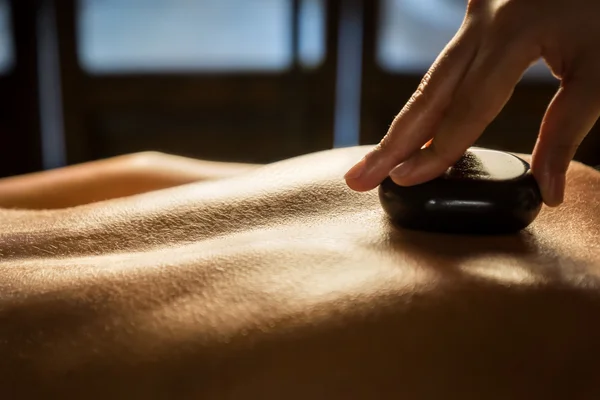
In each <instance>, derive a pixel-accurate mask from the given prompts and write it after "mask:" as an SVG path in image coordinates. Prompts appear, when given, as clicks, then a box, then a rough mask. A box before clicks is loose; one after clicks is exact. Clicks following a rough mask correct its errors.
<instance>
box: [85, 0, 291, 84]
mask: <svg viewBox="0 0 600 400" xmlns="http://www.w3.org/2000/svg"><path fill="white" fill-rule="evenodd" d="M291 21H292V4H291V1H290V0H252V1H248V0H203V1H191V0H80V1H79V16H78V29H79V49H78V52H79V57H80V60H81V63H82V65H83V67H84V69H86V70H87V71H89V72H92V73H122V72H178V71H192V72H193V71H203V72H205V71H219V72H226V71H239V70H268V71H277V70H284V69H286V68H288V67H289V65H290V64H291V62H292V48H291V44H292V36H291V35H292V32H291V26H292V25H291Z"/></svg>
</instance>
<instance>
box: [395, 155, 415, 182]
mask: <svg viewBox="0 0 600 400" xmlns="http://www.w3.org/2000/svg"><path fill="white" fill-rule="evenodd" d="M413 169H414V161H413V159H409V160H407V161H404V162H403V163H402V164H400V165H398V166H397V167H396V168H394V169H393V170H392V171H391V172H390V177H391V178H392V180H393V181H396V180H401V179H402V178H404V177H406V176H408V175H409V174H410V173H411V172H412V171H413Z"/></svg>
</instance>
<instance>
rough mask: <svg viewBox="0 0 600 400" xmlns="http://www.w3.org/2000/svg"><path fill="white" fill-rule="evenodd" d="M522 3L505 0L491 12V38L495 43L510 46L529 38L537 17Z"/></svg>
mask: <svg viewBox="0 0 600 400" xmlns="http://www.w3.org/2000/svg"><path fill="white" fill-rule="evenodd" d="M524 3H527V2H522V1H514V0H504V1H500V2H497V3H496V4H495V6H494V8H493V9H492V10H491V19H490V27H489V29H490V37H491V40H492V41H493V42H494V43H497V44H505V45H507V44H509V43H511V42H514V41H515V40H522V39H523V38H526V37H529V36H530V35H531V34H532V33H533V30H534V29H535V26H536V25H535V21H538V20H539V18H535V15H531V12H530V9H529V6H528V5H527V4H525V5H524Z"/></svg>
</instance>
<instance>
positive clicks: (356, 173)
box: [344, 157, 367, 179]
mask: <svg viewBox="0 0 600 400" xmlns="http://www.w3.org/2000/svg"><path fill="white" fill-rule="evenodd" d="M366 165H367V158H366V157H363V158H362V160H360V161H359V162H357V163H356V165H354V167H352V168H350V169H349V170H348V172H346V175H344V179H358V178H360V176H361V175H362V174H363V172H365V168H366Z"/></svg>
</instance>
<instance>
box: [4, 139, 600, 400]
mask: <svg viewBox="0 0 600 400" xmlns="http://www.w3.org/2000/svg"><path fill="white" fill-rule="evenodd" d="M367 150H368V148H352V149H342V150H335V151H329V152H323V153H317V154H313V155H307V156H304V157H299V158H296V159H291V160H287V161H283V162H280V163H276V164H271V165H268V166H265V167H262V168H259V169H257V170H254V171H251V172H248V173H244V174H242V175H240V176H238V177H234V178H227V179H224V180H217V181H211V182H201V183H194V184H189V185H185V186H180V187H175V188H171V189H165V190H161V191H155V192H150V193H146V194H140V195H137V196H132V197H126V198H121V199H114V200H109V201H106V202H101V203H95V204H90V205H84V206H80V207H76V208H70V209H59V210H52V211H19V210H5V211H2V212H1V214H0V217H1V218H2V221H3V224H2V226H1V227H0V232H1V233H0V253H1V254H2V257H1V258H0V398H7V399H8V398H11V399H12V398H19V399H28V398H61V399H80V398H86V399H109V398H111V399H112V398H122V399H138V398H139V399H292V400H295V399H302V400H307V399H419V400H420V399H567V398H568V399H596V398H600V379H598V377H599V376H600V203H599V196H598V194H599V193H600V173H598V172H596V171H594V170H592V169H591V168H588V167H585V166H583V165H580V164H577V163H574V164H573V165H572V167H571V169H570V172H569V176H568V188H567V194H566V202H565V204H564V205H563V206H562V207H560V208H558V209H548V208H545V209H544V210H543V211H542V213H541V214H540V216H539V217H538V219H537V220H536V221H535V222H534V224H533V225H532V226H531V227H530V228H528V230H527V231H524V232H522V233H521V234H519V235H516V236H508V237H464V236H462V237H461V236H456V237H455V236H447V235H435V234H426V233H417V232H408V231H403V230H400V229H398V228H395V227H393V226H391V225H390V224H389V223H388V221H387V219H386V217H385V215H384V213H383V211H382V210H381V207H380V205H379V201H378V198H377V193H376V191H373V192H369V193H355V192H353V191H351V190H350V189H348V188H347V187H346V186H345V183H344V181H343V179H342V175H343V174H344V172H345V171H346V170H347V169H348V168H349V167H350V166H351V165H352V164H353V163H354V162H355V161H356V160H357V159H359V158H360V157H361V156H362V155H363V154H364V153H366V151H367Z"/></svg>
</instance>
